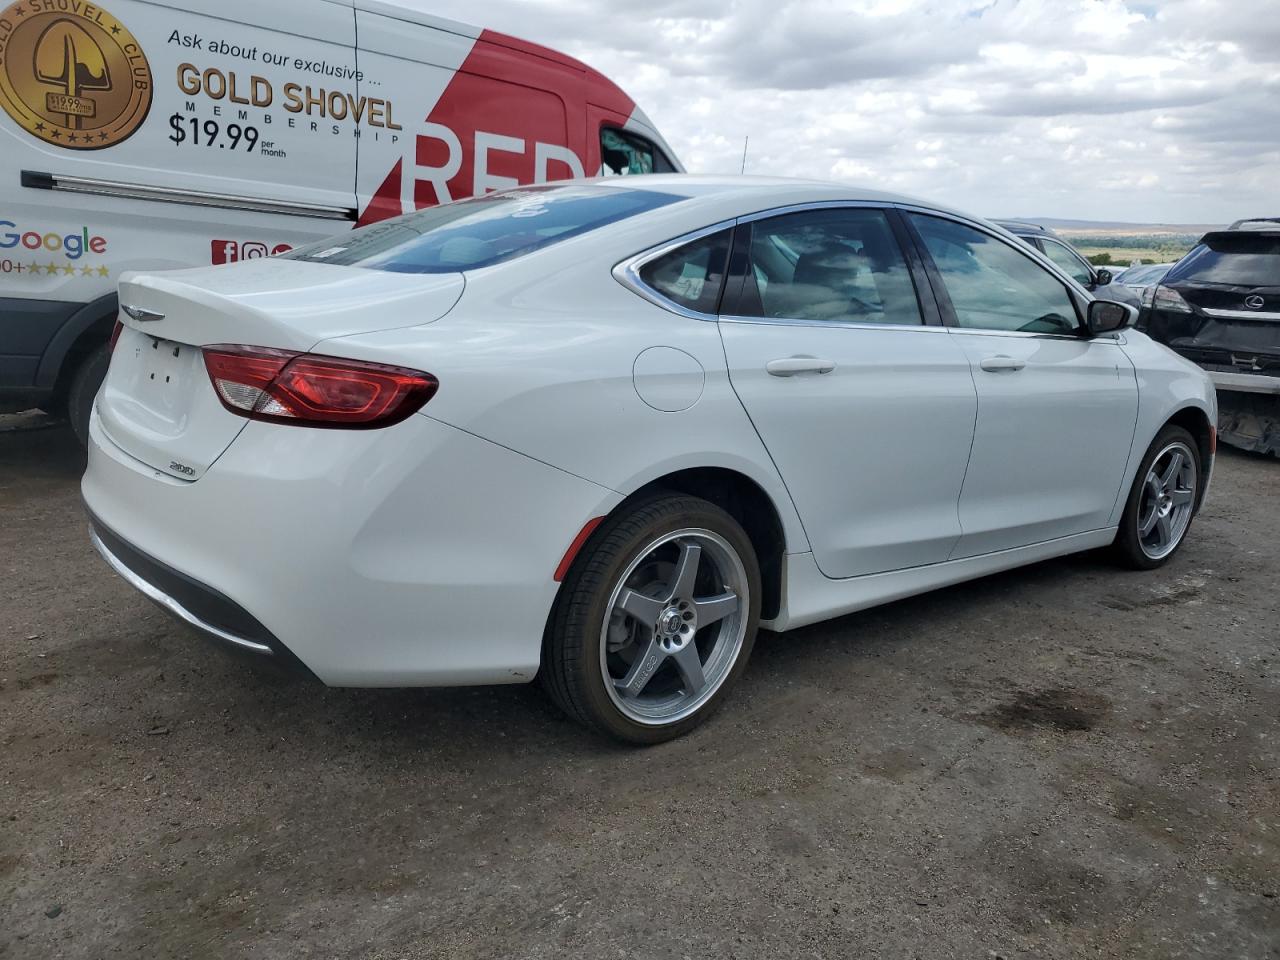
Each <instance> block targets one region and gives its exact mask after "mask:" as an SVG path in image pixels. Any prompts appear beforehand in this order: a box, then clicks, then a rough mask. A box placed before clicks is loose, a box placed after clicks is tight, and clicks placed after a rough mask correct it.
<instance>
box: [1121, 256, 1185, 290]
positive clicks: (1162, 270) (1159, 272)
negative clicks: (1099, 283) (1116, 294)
mask: <svg viewBox="0 0 1280 960" xmlns="http://www.w3.org/2000/svg"><path fill="white" fill-rule="evenodd" d="M1172 266H1173V264H1172V263H1139V264H1137V265H1135V266H1132V267H1128V268H1126V269H1124V270H1121V271H1120V272H1119V273H1116V274H1113V275H1112V278H1111V282H1112V283H1119V284H1123V285H1124V286H1126V287H1128V288H1129V289H1131V290H1144V289H1146V288H1147V287H1150V286H1154V285H1155V284H1157V283H1159V282H1160V280H1161V278H1163V277H1164V275H1165V274H1166V273H1168V272H1169V268H1170V267H1172Z"/></svg>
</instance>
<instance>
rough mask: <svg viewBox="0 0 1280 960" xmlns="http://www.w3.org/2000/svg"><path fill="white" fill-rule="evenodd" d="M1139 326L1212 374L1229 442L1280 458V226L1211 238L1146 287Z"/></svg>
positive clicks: (1252, 226) (1260, 225)
mask: <svg viewBox="0 0 1280 960" xmlns="http://www.w3.org/2000/svg"><path fill="white" fill-rule="evenodd" d="M1139 326H1140V329H1142V330H1145V331H1146V332H1147V333H1148V334H1149V335H1150V336H1151V338H1152V339H1154V340H1158V341H1160V342H1161V343H1164V344H1167V345H1168V346H1169V347H1171V348H1172V349H1173V350H1176V351H1177V352H1178V353H1180V354H1182V355H1183V356H1184V357H1187V358H1188V359H1189V360H1194V361H1195V362H1196V363H1198V364H1200V366H1202V367H1204V369H1206V370H1208V371H1209V376H1210V377H1212V378H1213V382H1214V384H1215V385H1216V386H1217V388H1218V398H1219V412H1220V418H1221V419H1220V421H1219V424H1218V429H1219V434H1220V436H1221V437H1222V439H1223V440H1224V441H1225V442H1227V443H1230V444H1232V445H1233V446H1237V447H1241V448H1243V449H1245V450H1253V451H1256V452H1259V453H1270V454H1272V455H1275V456H1280V219H1265V218H1261V219H1256V220H1239V221H1237V222H1235V223H1233V224H1232V225H1231V226H1230V227H1229V228H1227V229H1226V230H1215V231H1213V232H1211V233H1206V234H1205V235H1204V236H1203V237H1201V238H1200V242H1199V243H1198V244H1197V245H1196V246H1195V248H1194V249H1192V250H1191V252H1190V253H1188V254H1187V255H1186V256H1185V257H1183V258H1182V259H1181V260H1179V261H1178V262H1177V263H1176V264H1174V265H1173V267H1171V268H1170V269H1169V272H1168V273H1167V274H1165V276H1164V278H1163V279H1162V280H1161V281H1160V282H1159V284H1157V285H1156V286H1154V287H1151V288H1148V290H1147V292H1146V294H1145V303H1144V306H1143V311H1142V316H1141V319H1140V321H1139Z"/></svg>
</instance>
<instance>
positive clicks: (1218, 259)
mask: <svg viewBox="0 0 1280 960" xmlns="http://www.w3.org/2000/svg"><path fill="white" fill-rule="evenodd" d="M1167 279H1168V282H1170V283H1175V282H1177V281H1179V280H1198V281H1200V282H1202V283H1230V284H1235V285H1237V286H1245V287H1273V286H1280V236H1272V237H1268V236H1259V235H1258V234H1256V233H1253V234H1250V233H1220V234H1210V235H1209V236H1206V237H1205V238H1204V242H1203V243H1201V244H1200V245H1199V246H1198V247H1196V248H1195V249H1194V250H1192V251H1191V252H1190V253H1188V254H1187V255H1186V256H1185V257H1183V258H1182V260H1181V261H1180V262H1179V263H1178V264H1177V266H1175V267H1174V268H1173V269H1172V270H1170V271H1169V275H1168V278H1167Z"/></svg>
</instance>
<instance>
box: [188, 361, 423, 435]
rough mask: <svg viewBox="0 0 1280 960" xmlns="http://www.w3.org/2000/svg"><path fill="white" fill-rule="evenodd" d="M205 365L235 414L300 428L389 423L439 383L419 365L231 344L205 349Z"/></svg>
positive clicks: (416, 406)
mask: <svg viewBox="0 0 1280 960" xmlns="http://www.w3.org/2000/svg"><path fill="white" fill-rule="evenodd" d="M204 364H205V367H206V369H208V371H209V379H210V380H211V381H213V389H214V390H215V391H216V392H217V394H218V398H219V399H220V400H221V401H222V405H223V406H224V407H226V408H227V409H228V410H230V411H231V412H232V413H235V414H239V415H240V416H242V417H248V418H249V419H251V420H269V421H271V422H273V423H293V424H297V425H299V426H312V427H348V428H352V429H361V428H368V427H385V426H390V425H391V424H393V423H399V422H400V421H401V420H403V419H404V418H405V417H407V416H409V415H410V414H412V413H414V412H415V411H417V410H419V409H420V408H421V407H422V405H423V404H424V403H426V402H427V401H428V400H430V399H431V398H432V396H434V395H435V392H436V388H437V387H438V386H439V383H438V382H437V381H436V378H435V377H433V376H431V374H429V373H422V372H421V371H419V370H408V369H406V368H404V367H391V366H387V365H386V364H381V363H366V362H365V361H363V360H345V359H343V358H341V357H322V356H314V355H312V354H308V353H295V352H293V351H290V350H273V349H271V348H270V347H244V346H240V345H238V344H228V343H219V344H215V345H213V346H210V347H205V348H204Z"/></svg>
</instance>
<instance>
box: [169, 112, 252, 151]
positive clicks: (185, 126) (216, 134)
mask: <svg viewBox="0 0 1280 960" xmlns="http://www.w3.org/2000/svg"><path fill="white" fill-rule="evenodd" d="M169 129H170V131H171V132H170V133H169V139H170V140H171V141H172V142H173V144H174V146H177V145H178V144H180V143H185V142H187V139H188V138H190V142H191V143H193V144H195V145H196V146H198V147H218V148H220V149H224V150H226V149H230V150H235V149H236V148H237V147H239V146H241V145H243V146H244V148H245V150H248V151H252V150H253V148H254V146H255V145H256V144H257V142H258V128H257V127H250V126H241V125H240V124H238V123H228V124H227V125H226V126H225V127H224V126H223V125H222V124H220V123H218V121H217V120H201V119H200V118H199V117H184V116H183V115H182V114H180V113H175V114H173V115H172V116H170V117H169Z"/></svg>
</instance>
